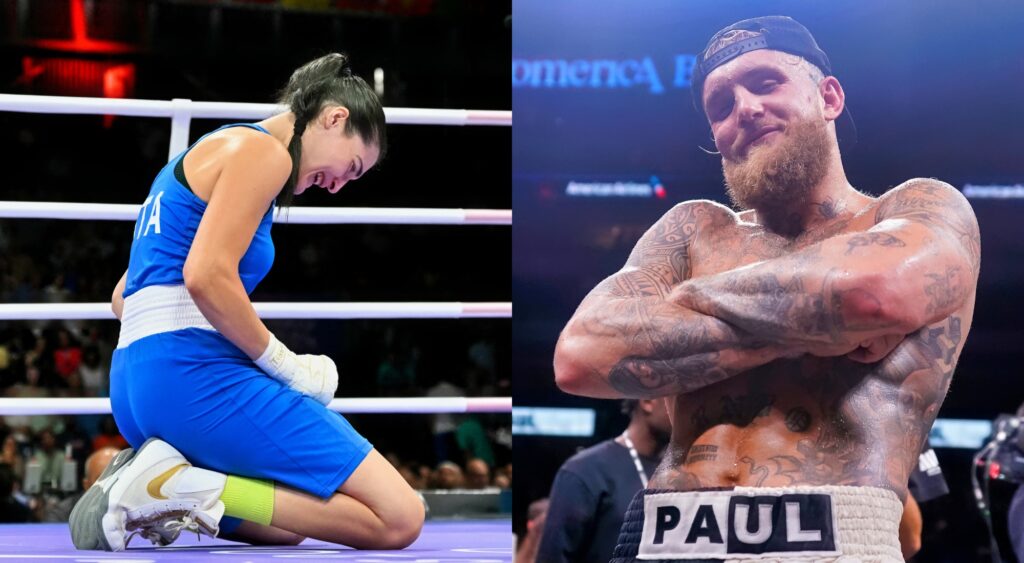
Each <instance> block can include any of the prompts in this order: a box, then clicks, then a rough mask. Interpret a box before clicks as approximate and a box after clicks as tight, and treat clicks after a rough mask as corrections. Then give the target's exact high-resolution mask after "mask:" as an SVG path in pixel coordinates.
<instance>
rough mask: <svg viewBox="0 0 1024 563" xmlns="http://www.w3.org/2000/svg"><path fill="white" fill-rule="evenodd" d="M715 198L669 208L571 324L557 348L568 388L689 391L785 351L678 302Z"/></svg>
mask: <svg viewBox="0 0 1024 563" xmlns="http://www.w3.org/2000/svg"><path fill="white" fill-rule="evenodd" d="M716 207H717V206H716V205H715V204H713V203H710V202H700V201H695V202H687V203H684V204H680V205H678V206H676V207H675V208H673V209H672V210H671V211H669V212H668V213H667V214H666V215H665V216H664V217H662V218H661V219H660V220H659V221H658V222H657V223H655V224H654V226H653V227H651V229H650V230H649V231H647V233H646V234H644V236H643V237H642V238H641V239H640V241H639V242H638V243H637V245H636V247H635V248H634V249H633V252H632V253H631V254H630V257H629V259H628V260H627V262H626V266H625V267H624V268H623V269H622V270H621V271H619V272H618V273H616V274H614V275H612V276H611V277H609V278H607V279H605V280H604V281H603V282H601V283H600V284H598V285H597V287H595V288H594V289H593V290H592V291H591V292H590V294H589V295H587V297H586V298H585V299H584V300H583V302H582V303H581V304H580V306H579V308H578V309H577V311H576V313H575V315H573V318H572V319H571V320H570V321H569V323H568V324H567V325H566V327H565V330H563V331H562V335H561V337H560V338H559V341H558V346H557V348H556V350H555V378H556V381H557V383H558V385H559V387H561V388H562V389H563V390H564V391H567V392H569V393H574V394H579V395H587V396H592V397H604V398H613V397H633V398H651V397H658V396H664V395H670V394H679V393H685V392H688V391H691V390H694V389H698V388H700V387H704V386H707V385H710V384H712V383H715V382H717V381H721V380H722V379H725V378H728V377H730V376H732V375H734V374H736V373H739V372H741V371H745V370H747V369H750V368H752V367H756V366H759V365H763V364H765V363H768V362H770V361H772V360H774V359H776V358H778V357H779V351H778V350H777V349H776V348H775V347H771V348H770V347H767V346H765V345H764V342H763V339H755V338H753V337H751V336H750V335H749V334H748V333H746V332H744V331H741V330H737V329H736V328H735V327H733V326H731V325H730V324H728V323H726V322H723V321H721V320H719V319H716V318H714V317H712V316H709V315H704V314H700V313H697V312H694V311H692V310H689V309H687V308H685V307H682V306H680V305H678V304H675V303H673V302H672V299H673V293H672V288H673V286H675V285H677V284H679V283H680V282H682V281H683V280H685V279H687V278H688V277H689V275H690V269H691V265H690V255H689V249H690V245H691V244H692V243H693V240H694V238H695V237H696V236H697V234H698V231H699V230H700V225H701V224H702V223H706V222H707V221H706V215H707V214H708V213H719V214H723V213H728V212H727V211H726V210H724V209H722V208H720V207H718V208H717V209H716Z"/></svg>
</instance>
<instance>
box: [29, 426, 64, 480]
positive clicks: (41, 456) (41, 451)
mask: <svg viewBox="0 0 1024 563" xmlns="http://www.w3.org/2000/svg"><path fill="white" fill-rule="evenodd" d="M37 440H38V447H37V448H36V450H35V452H33V454H32V459H31V461H33V462H38V463H39V465H40V466H41V474H40V478H41V480H42V483H43V490H44V491H45V490H47V487H49V488H51V489H56V488H57V487H59V486H60V477H61V473H62V472H63V471H64V459H65V456H64V450H62V449H61V448H60V447H58V444H57V436H56V435H55V434H54V432H53V430H51V429H49V428H44V429H42V430H41V431H40V432H39V435H38V436H37Z"/></svg>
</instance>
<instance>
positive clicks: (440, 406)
mask: <svg viewBox="0 0 1024 563" xmlns="http://www.w3.org/2000/svg"><path fill="white" fill-rule="evenodd" d="M327 408H329V409H331V410H332V411H338V412H343V413H345V414H367V413H389V414H399V413H404V414H430V413H470V412H512V397H413V398H405V397H389V398H351V399H334V400H333V401H331V402H330V404H328V405H327ZM63 414H110V399H109V398H106V397H88V398H54V397H40V398H20V399H0V416H12V415H63Z"/></svg>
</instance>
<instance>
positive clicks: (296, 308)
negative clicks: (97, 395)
mask: <svg viewBox="0 0 1024 563" xmlns="http://www.w3.org/2000/svg"><path fill="white" fill-rule="evenodd" d="M253 307H255V308H256V313H257V314H258V315H259V316H260V318H263V319H502V318H510V317H511V316H512V304H511V303H509V302H494V303H488V302H473V303H469V302H467V303H463V302H458V301H455V302H443V301H436V302H421V303H417V302H411V301H402V302H362V303H359V302H350V303H303V302H260V303H253ZM114 318H115V317H114V313H113V311H111V309H110V303H3V304H0V321H28V320H55V319H61V320H113V319H114Z"/></svg>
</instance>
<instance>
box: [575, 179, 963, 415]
mask: <svg viewBox="0 0 1024 563" xmlns="http://www.w3.org/2000/svg"><path fill="white" fill-rule="evenodd" d="M723 212H724V210H722V209H721V208H720V207H719V206H717V204H714V203H711V202H687V203H685V204H681V205H679V206H676V207H675V208H674V209H672V210H671V211H670V212H669V213H668V214H666V215H665V217H663V218H662V219H661V220H659V221H658V223H656V224H655V225H654V226H653V227H652V228H651V229H650V231H648V232H647V233H646V234H645V235H644V236H643V237H642V238H641V239H640V241H639V242H638V243H637V246H636V248H635V249H634V250H633V253H632V254H631V255H630V258H629V260H628V261H627V263H626V266H625V267H624V268H623V269H622V270H621V271H620V272H618V273H616V274H615V275H613V276H611V277H609V278H608V279H606V280H604V281H603V282H602V283H601V284H599V285H598V286H597V287H596V288H594V290H593V291H591V293H590V294H589V295H588V296H587V298H586V299H584V301H583V303H582V304H581V305H580V307H579V309H578V310H577V312H576V314H575V315H574V316H573V318H572V320H570V322H569V324H568V325H567V326H566V328H565V330H564V331H563V333H562V336H561V338H560V339H559V343H558V348H557V349H556V353H555V375H556V381H557V382H558V384H559V386H560V387H561V388H562V389H563V390H565V391H568V392H570V393H576V394H582V395H588V396H595V397H623V396H625V397H654V396H664V395H669V394H678V393H686V392H689V391H693V390H696V389H699V388H701V387H704V386H707V385H710V384H712V383H715V382H717V381H721V380H723V379H726V378H728V377H731V376H733V375H735V374H737V373H740V372H743V371H746V370H749V369H751V368H753V367H757V366H759V365H763V364H765V363H768V362H770V361H772V360H774V359H777V358H780V357H793V356H799V355H802V354H805V353H811V354H816V355H821V356H838V355H844V354H849V353H851V352H854V355H851V357H853V358H855V359H857V356H856V352H855V350H857V349H858V348H859V347H860V346H861V345H862V344H867V343H870V342H873V341H878V340H879V339H885V340H887V341H890V342H898V339H899V338H902V336H903V335H906V334H909V333H912V332H914V331H916V330H918V329H919V328H921V327H923V326H925V325H926V324H928V323H930V322H933V321H936V320H939V319H941V318H944V317H945V316H948V315H949V314H950V313H952V312H953V311H955V310H956V309H957V308H959V307H960V306H961V305H962V304H963V303H964V301H965V300H966V299H967V298H968V296H969V295H970V293H971V292H972V291H973V288H974V286H975V284H976V282H977V275H978V267H979V264H980V244H979V237H978V226H977V221H976V220H975V218H974V214H973V212H972V211H971V209H970V206H969V205H968V203H967V201H966V200H965V199H964V198H963V196H962V195H961V194H960V193H959V192H957V191H956V190H955V189H954V188H952V187H950V186H948V185H946V184H943V183H941V182H937V181H935V180H912V181H910V182H907V183H905V184H904V185H902V186H900V187H898V188H896V189H894V190H892V191H890V192H889V193H887V194H885V195H884V196H883V197H882V200H881V201H880V203H879V206H878V208H877V217H876V223H877V224H876V225H875V226H874V227H872V228H871V229H869V230H868V231H866V232H858V233H849V234H843V235H839V236H835V237H833V238H830V239H827V240H825V241H822V242H820V243H817V244H814V245H811V246H809V247H807V248H805V249H803V250H800V251H797V252H794V253H792V254H788V255H786V256H783V257H780V258H777V259H772V260H765V261H762V262H758V263H756V264H752V265H749V266H744V267H742V268H737V269H735V270H731V271H728V272H724V273H721V274H716V275H712V276H706V277H701V278H695V279H690V266H691V264H690V259H689V248H690V246H691V244H692V243H693V242H694V239H695V237H697V236H699V233H700V231H701V226H702V225H705V224H707V222H708V221H709V217H710V216H712V215H714V214H716V213H717V214H721V213H723ZM894 336H896V337H898V338H897V339H896V340H893V337H894ZM888 349H891V347H889V348H888ZM859 359H861V361H869V360H870V361H874V360H877V359H878V358H876V357H870V355H864V354H862V355H861V357H860V358H859Z"/></svg>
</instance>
